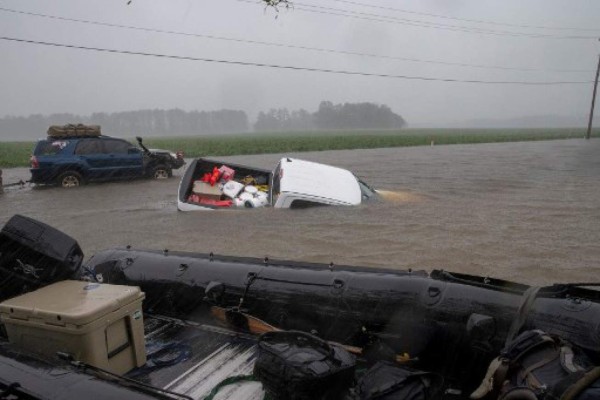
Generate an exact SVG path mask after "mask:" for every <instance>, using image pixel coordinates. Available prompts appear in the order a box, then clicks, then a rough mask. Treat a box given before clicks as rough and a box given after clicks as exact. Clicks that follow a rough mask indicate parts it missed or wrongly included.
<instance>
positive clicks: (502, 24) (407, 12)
mask: <svg viewBox="0 0 600 400" xmlns="http://www.w3.org/2000/svg"><path fill="white" fill-rule="evenodd" d="M330 1H335V2H338V3H345V4H351V5H355V6H360V7H369V8H375V9H379V10H386V11H395V12H400V13H406V14H413V15H422V16H425V17H434V18H441V19H448V20H453V21H463V22H474V23H478V24H489V25H497V26H509V27H513V28H528V29H547V30H557V31H580V32H600V29H592V28H575V27H564V26H557V27H553V26H542V25H524V24H511V23H507V22H498V21H490V20H485V19H468V18H458V17H450V16H447V15H440V14H432V13H424V12H418V11H412V10H406V9H401V8H396V7H385V6H378V5H374V4H366V3H360V2H357V1H350V0H330Z"/></svg>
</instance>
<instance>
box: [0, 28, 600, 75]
mask: <svg viewBox="0 0 600 400" xmlns="http://www.w3.org/2000/svg"><path fill="white" fill-rule="evenodd" d="M0 40H5V41H11V42H16V43H26V44H36V45H43V46H51V47H59V48H69V49H77V50H87V51H96V52H104V53H113V54H127V55H138V56H146V57H157V58H165V59H174V60H187V61H202V62H208V63H219V64H231V65H243V66H253V67H265V68H275V69H286V70H294V71H309V72H323V73H330V74H341V75H356V76H368V77H379V78H393V79H406V80H418V81H435V82H454V83H473V84H492V85H526V86H549V85H576V84H590V83H593V82H592V81H546V82H543V81H538V82H535V81H485V80H475V79H472V80H470V79H467V80H463V79H452V78H434V77H425V76H411V75H393V74H378V73H370V72H361V71H347V70H336V69H326V68H311V67H299V66H294V65H279V64H266V63H256V62H248V61H238V60H221V59H212V58H201V57H191V56H177V55H169V54H159V53H147V52H140V51H130V50H117V49H107V48H102V47H88V46H78V45H73V44H64V43H55V42H43V41H37V40H27V39H20V38H14V37H7V36H0Z"/></svg>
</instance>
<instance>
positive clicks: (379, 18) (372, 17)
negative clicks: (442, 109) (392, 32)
mask: <svg viewBox="0 0 600 400" xmlns="http://www.w3.org/2000/svg"><path fill="white" fill-rule="evenodd" d="M236 1H238V2H240V3H250V4H255V2H254V1H253V0H236ZM306 7H308V8H306ZM294 10H300V11H304V12H310V13H316V14H323V15H335V16H340V17H346V18H353V19H360V20H365V21H374V22H385V23H390V24H396V25H405V26H413V27H419V28H429V29H441V30H446V31H452V32H463V33H477V34H484V35H492V36H506V37H523V38H535V39H563V40H596V39H597V37H596V36H581V35H569V36H567V35H551V34H544V33H527V32H511V31H494V30H488V29H481V28H472V27H466V26H460V25H447V24H439V23H434V22H424V21H419V20H411V19H405V18H396V17H389V16H386V15H381V14H371V13H364V12H358V11H352V10H344V9H339V8H332V7H324V6H317V5H312V4H303V3H298V2H297V1H294Z"/></svg>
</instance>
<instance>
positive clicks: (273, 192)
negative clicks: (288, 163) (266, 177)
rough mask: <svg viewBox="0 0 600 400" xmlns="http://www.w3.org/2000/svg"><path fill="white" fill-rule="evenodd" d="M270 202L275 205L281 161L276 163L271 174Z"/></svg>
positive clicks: (279, 182)
mask: <svg viewBox="0 0 600 400" xmlns="http://www.w3.org/2000/svg"><path fill="white" fill-rule="evenodd" d="M271 179H272V182H271V204H272V205H275V203H276V202H277V198H278V197H279V192H280V191H281V163H279V164H277V167H275V170H274V171H273V174H272V175H271Z"/></svg>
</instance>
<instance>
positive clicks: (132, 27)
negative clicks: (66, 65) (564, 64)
mask: <svg viewBox="0 0 600 400" xmlns="http://www.w3.org/2000/svg"><path fill="white" fill-rule="evenodd" d="M0 11H2V12H8V13H14V14H21V15H28V16H33V17H40V18H47V19H54V20H58V21H67V22H76V23H83V24H90V25H96V26H104V27H110V28H119V29H128V30H137V31H142V32H152V33H161V34H168V35H179V36H187V37H197V38H203V39H210V40H223V41H230V42H238V43H247V44H255V45H262V46H273V47H281V48H289V49H299V50H306V51H315V52H321V53H332V54H342V55H350V56H359V57H370V58H381V59H387V60H398V61H408V62H416V63H427V64H438V65H446V66H457V67H465V68H480V69H496V70H509V71H527V72H561V73H562V72H568V73H571V72H574V73H591V72H593V71H592V70H585V69H558V68H557V69H553V68H546V69H540V68H526V67H525V68H524V67H509V66H493V65H482V64H469V63H460V62H450V61H438V60H426V59H419V58H410V57H395V56H385V55H379V54H369V53H360V52H353V51H344V50H335V49H328V48H319V47H309V46H299V45H293V44H286V43H276V42H266V41H260V40H249V39H239V38H231V37H225V36H216V35H207V34H200V33H191V32H181V31H172V30H163V29H157V28H147V27H140V26H132V25H122V24H114V23H109V22H102V21H94V20H86V19H77V18H68V17H62V16H58V15H49V14H42V13H35V12H30V11H23V10H15V9H10V8H4V7H0Z"/></svg>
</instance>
